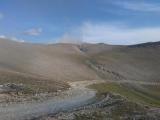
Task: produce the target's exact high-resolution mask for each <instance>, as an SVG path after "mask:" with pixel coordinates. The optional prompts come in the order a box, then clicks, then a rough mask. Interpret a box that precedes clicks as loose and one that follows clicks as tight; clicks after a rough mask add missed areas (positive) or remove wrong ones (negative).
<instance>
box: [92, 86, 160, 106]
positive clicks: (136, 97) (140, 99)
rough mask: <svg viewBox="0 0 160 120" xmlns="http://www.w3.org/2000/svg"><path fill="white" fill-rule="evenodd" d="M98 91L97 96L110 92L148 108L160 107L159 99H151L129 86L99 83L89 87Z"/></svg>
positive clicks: (149, 96)
mask: <svg viewBox="0 0 160 120" xmlns="http://www.w3.org/2000/svg"><path fill="white" fill-rule="evenodd" d="M90 87H91V88H94V89H96V90H97V91H98V93H97V94H99V95H100V94H104V93H106V92H111V93H114V94H119V95H121V96H123V97H125V98H127V99H128V100H130V101H133V102H136V103H141V104H144V105H148V106H157V107H159V106H160V99H158V98H155V97H152V96H151V95H149V94H144V92H143V91H138V90H136V89H132V88H129V86H126V85H123V84H117V83H100V84H94V85H91V86H90Z"/></svg>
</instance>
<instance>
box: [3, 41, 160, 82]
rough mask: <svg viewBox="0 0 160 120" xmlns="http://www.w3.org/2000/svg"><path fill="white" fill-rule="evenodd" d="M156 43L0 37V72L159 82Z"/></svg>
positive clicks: (159, 52)
mask: <svg viewBox="0 0 160 120" xmlns="http://www.w3.org/2000/svg"><path fill="white" fill-rule="evenodd" d="M159 45H160V42H154V43H144V44H139V45H132V46H114V45H107V44H103V43H100V44H81V45H80V44H79V45H76V44H63V43H60V44H52V45H43V44H31V43H19V42H14V41H10V40H6V39H0V73H3V72H4V71H7V74H8V73H14V75H15V74H17V75H22V74H23V76H24V75H26V76H30V77H31V76H34V77H36V78H37V77H40V78H44V80H52V81H61V82H62V81H76V80H93V79H108V80H114V81H115V80H116V81H120V80H131V81H145V82H160V76H159V75H160V47H159ZM3 78H4V77H3ZM1 79H2V78H1V76H0V80H1ZM10 79H12V78H10ZM13 82H14V79H13Z"/></svg>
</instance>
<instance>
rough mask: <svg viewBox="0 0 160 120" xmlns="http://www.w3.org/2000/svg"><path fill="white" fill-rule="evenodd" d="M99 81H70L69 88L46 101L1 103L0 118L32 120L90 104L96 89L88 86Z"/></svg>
mask: <svg viewBox="0 0 160 120" xmlns="http://www.w3.org/2000/svg"><path fill="white" fill-rule="evenodd" d="M99 82H101V81H97V80H93V81H78V82H71V83H69V84H70V86H71V88H70V89H69V90H67V91H63V92H59V94H58V95H57V96H54V97H51V98H49V99H47V100H44V101H39V102H37V101H32V102H23V103H21V102H20V103H12V104H1V105H0V119H2V120H26V119H27V120H30V119H34V118H38V117H40V116H45V115H47V114H55V113H59V112H62V111H68V110H71V109H74V108H79V107H81V106H85V105H88V104H89V103H92V102H93V100H94V98H95V96H96V91H95V90H92V89H89V88H87V87H86V86H88V85H91V84H93V83H99Z"/></svg>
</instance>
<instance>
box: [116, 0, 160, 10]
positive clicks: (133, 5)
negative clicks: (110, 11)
mask: <svg viewBox="0 0 160 120" xmlns="http://www.w3.org/2000/svg"><path fill="white" fill-rule="evenodd" d="M113 4H115V5H118V6H120V7H122V8H124V9H127V10H132V11H140V12H160V4H155V3H148V2H142V1H139V2H133V1H132V2H129V1H121V2H113Z"/></svg>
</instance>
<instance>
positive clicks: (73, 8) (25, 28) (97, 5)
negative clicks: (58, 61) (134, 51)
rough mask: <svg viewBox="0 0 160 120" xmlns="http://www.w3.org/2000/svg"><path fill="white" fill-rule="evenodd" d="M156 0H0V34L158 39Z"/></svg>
mask: <svg viewBox="0 0 160 120" xmlns="http://www.w3.org/2000/svg"><path fill="white" fill-rule="evenodd" d="M159 21H160V1H159V0H1V1H0V37H1V38H10V39H12V40H16V41H25V42H34V43H54V42H77V41H83V42H90V43H101V42H104V43H109V44H136V43H143V42H150V41H159V40H160V22H159Z"/></svg>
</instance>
